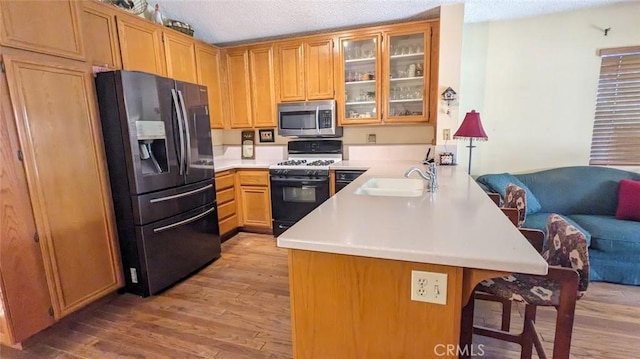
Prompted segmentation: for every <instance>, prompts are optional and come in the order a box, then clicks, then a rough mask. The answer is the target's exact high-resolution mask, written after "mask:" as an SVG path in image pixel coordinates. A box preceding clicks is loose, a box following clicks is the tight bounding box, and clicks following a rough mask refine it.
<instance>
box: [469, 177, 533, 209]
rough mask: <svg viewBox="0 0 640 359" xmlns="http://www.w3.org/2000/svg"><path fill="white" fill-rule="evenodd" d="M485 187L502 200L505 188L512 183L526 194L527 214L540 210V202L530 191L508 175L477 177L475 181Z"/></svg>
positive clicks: (504, 195)
mask: <svg viewBox="0 0 640 359" xmlns="http://www.w3.org/2000/svg"><path fill="white" fill-rule="evenodd" d="M476 181H477V182H480V183H481V184H483V185H485V186H487V187H488V188H489V189H490V190H491V191H492V192H496V193H499V194H500V196H501V197H502V199H504V198H505V197H506V194H505V191H506V189H507V186H508V185H509V184H510V183H512V184H514V185H516V186H518V187H521V188H523V189H524V190H525V191H526V193H527V212H526V213H527V214H530V213H536V212H538V211H539V210H540V202H538V200H537V199H536V196H534V195H533V193H532V192H531V190H530V189H529V188H527V186H526V185H525V184H524V183H522V181H520V180H519V179H517V178H516V177H514V176H513V175H510V174H508V173H498V174H489V175H483V176H480V177H478V179H477V180H476Z"/></svg>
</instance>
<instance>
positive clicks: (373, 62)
mask: <svg viewBox="0 0 640 359" xmlns="http://www.w3.org/2000/svg"><path fill="white" fill-rule="evenodd" d="M379 44H380V36H379V35H374V36H369V37H361V38H341V39H340V61H341V63H342V65H343V66H342V67H343V69H344V71H342V80H341V81H339V84H340V85H339V87H342V89H339V92H338V94H339V95H338V96H337V97H338V99H339V100H338V102H339V103H341V104H344V106H340V107H341V110H339V111H341V113H339V114H338V116H339V119H341V121H342V123H348V124H366V123H379V122H380V120H381V117H380V97H379V96H380V83H379V81H378V80H377V78H378V76H379V75H380V61H379V59H380V46H379ZM340 95H343V96H340ZM341 97H342V98H341Z"/></svg>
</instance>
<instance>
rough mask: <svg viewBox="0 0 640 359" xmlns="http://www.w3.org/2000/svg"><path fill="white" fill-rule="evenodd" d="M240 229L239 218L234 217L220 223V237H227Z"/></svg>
mask: <svg viewBox="0 0 640 359" xmlns="http://www.w3.org/2000/svg"><path fill="white" fill-rule="evenodd" d="M236 228H238V216H237V215H235V214H234V215H233V216H231V217H229V218H226V219H223V220H221V221H220V235H225V234H227V233H229V232H231V231H233V230H234V229H236Z"/></svg>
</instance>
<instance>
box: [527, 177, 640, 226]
mask: <svg viewBox="0 0 640 359" xmlns="http://www.w3.org/2000/svg"><path fill="white" fill-rule="evenodd" d="M515 177H517V178H518V179H519V180H521V181H522V182H523V183H524V184H525V185H527V187H528V188H529V190H531V192H532V194H534V195H535V197H536V198H537V200H538V201H539V203H540V205H541V206H542V209H541V210H540V212H546V213H561V214H564V215H570V214H597V215H606V216H613V215H614V214H615V213H616V209H617V207H618V185H619V183H620V180H623V179H630V180H636V181H640V173H634V172H630V171H623V170H619V169H615V168H609V167H597V166H578V167H561V168H554V169H551V170H546V171H540V172H534V173H528V174H522V175H516V176H515ZM528 199H529V198H527V200H528ZM527 204H528V203H527Z"/></svg>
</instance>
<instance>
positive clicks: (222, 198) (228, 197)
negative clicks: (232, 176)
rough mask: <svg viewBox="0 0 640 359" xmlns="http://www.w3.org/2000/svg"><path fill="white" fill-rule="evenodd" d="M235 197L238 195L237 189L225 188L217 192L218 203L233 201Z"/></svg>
mask: <svg viewBox="0 0 640 359" xmlns="http://www.w3.org/2000/svg"><path fill="white" fill-rule="evenodd" d="M234 198H236V196H235V190H234V189H233V188H227V189H223V190H222V191H218V192H217V193H216V201H217V202H218V204H222V203H227V202H229V201H233V199H234Z"/></svg>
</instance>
